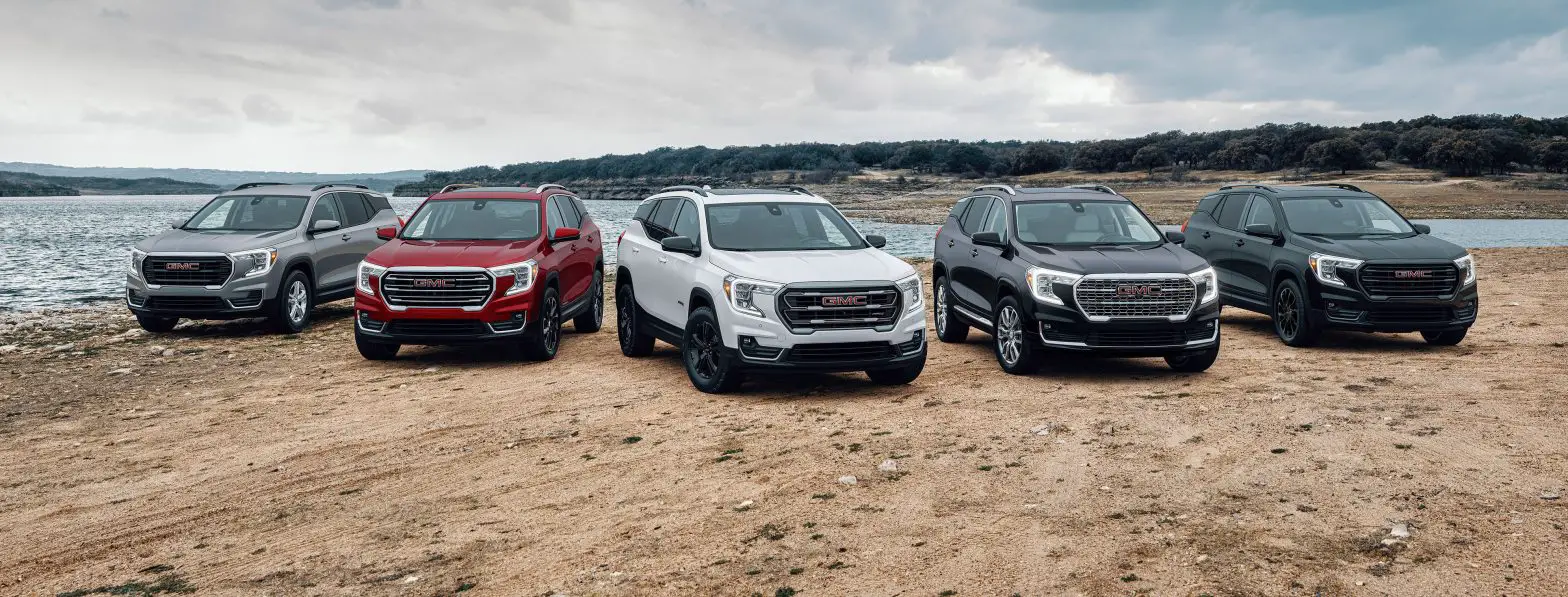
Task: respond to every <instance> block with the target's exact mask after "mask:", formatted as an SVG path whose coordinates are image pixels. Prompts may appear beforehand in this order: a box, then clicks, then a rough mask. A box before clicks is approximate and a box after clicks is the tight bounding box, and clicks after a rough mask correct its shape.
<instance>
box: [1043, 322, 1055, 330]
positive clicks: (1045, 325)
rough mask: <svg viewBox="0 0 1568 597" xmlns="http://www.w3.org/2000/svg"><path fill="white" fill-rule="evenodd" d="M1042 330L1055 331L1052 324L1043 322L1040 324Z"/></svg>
mask: <svg viewBox="0 0 1568 597" xmlns="http://www.w3.org/2000/svg"><path fill="white" fill-rule="evenodd" d="M1040 329H1042V330H1049V329H1053V328H1052V327H1051V324H1049V323H1046V322H1043V321H1042V322H1040Z"/></svg>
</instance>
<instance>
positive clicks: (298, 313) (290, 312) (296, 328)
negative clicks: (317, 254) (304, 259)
mask: <svg viewBox="0 0 1568 597" xmlns="http://www.w3.org/2000/svg"><path fill="white" fill-rule="evenodd" d="M315 307H316V299H315V295H314V293H313V292H312V291H311V287H310V278H309V277H307V276H306V275H305V272H304V270H294V271H291V272H289V273H288V274H287V275H284V276H283V286H282V287H281V288H279V290H278V300H276V301H273V305H272V314H271V315H270V316H269V319H271V320H272V327H273V329H275V330H277V331H279V332H282V333H285V334H298V333H300V332H303V331H305V328H307V327H310V311H311V309H314V308H315Z"/></svg>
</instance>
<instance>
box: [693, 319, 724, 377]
mask: <svg viewBox="0 0 1568 597" xmlns="http://www.w3.org/2000/svg"><path fill="white" fill-rule="evenodd" d="M720 342H722V340H720V339H719V330H718V329H717V328H715V327H713V324H712V323H709V322H706V321H703V322H699V323H698V324H697V329H695V330H692V334H691V342H690V343H689V344H688V346H687V347H686V360H688V361H690V362H691V368H692V371H694V372H696V373H697V376H698V377H701V378H703V379H704V380H709V379H713V378H714V377H717V376H718V375H719V345H720Z"/></svg>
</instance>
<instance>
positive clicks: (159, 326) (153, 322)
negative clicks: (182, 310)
mask: <svg viewBox="0 0 1568 597" xmlns="http://www.w3.org/2000/svg"><path fill="white" fill-rule="evenodd" d="M136 323H137V324H138V325H140V326H142V329H144V330H147V331H149V332H152V333H154V334H167V333H169V332H172V331H174V326H176V325H179V323H180V318H178V317H158V316H156V315H142V314H140V313H138V314H136Z"/></svg>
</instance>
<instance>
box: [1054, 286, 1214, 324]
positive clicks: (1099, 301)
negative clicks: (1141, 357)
mask: <svg viewBox="0 0 1568 597" xmlns="http://www.w3.org/2000/svg"><path fill="white" fill-rule="evenodd" d="M1073 298H1074V299H1075V300H1077V301H1078V309H1079V310H1081V311H1083V314H1084V315H1085V316H1086V317H1089V318H1090V319H1098V320H1106V319H1152V318H1158V317H1163V318H1170V317H1186V316H1187V314H1188V313H1190V312H1191V311H1192V303H1193V299H1195V298H1197V287H1196V286H1194V285H1193V283H1192V279H1191V278H1188V277H1187V276H1171V277H1169V278H1116V277H1104V278H1101V277H1095V276H1086V277H1084V279H1082V280H1080V281H1079V282H1078V285H1077V286H1075V287H1074V288H1073Z"/></svg>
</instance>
